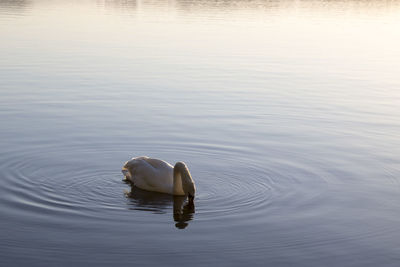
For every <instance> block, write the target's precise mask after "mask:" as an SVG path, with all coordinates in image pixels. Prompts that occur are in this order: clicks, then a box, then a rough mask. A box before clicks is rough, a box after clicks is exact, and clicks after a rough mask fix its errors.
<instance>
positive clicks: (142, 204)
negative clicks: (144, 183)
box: [125, 183, 195, 229]
mask: <svg viewBox="0 0 400 267" xmlns="http://www.w3.org/2000/svg"><path fill="white" fill-rule="evenodd" d="M128 184H129V183H128ZM125 196H126V197H127V198H128V199H129V203H128V204H129V205H130V206H131V207H130V209H134V210H145V211H151V212H153V213H159V214H161V213H167V210H168V209H169V208H171V204H172V206H173V216H174V221H175V222H176V223H175V226H176V228H179V229H185V228H186V227H187V226H188V225H189V223H188V222H189V221H191V220H193V214H194V213H195V207H194V203H193V202H191V203H189V202H188V201H186V199H187V198H186V197H184V196H172V195H168V194H163V193H158V192H150V191H146V190H142V189H140V188H137V187H135V186H133V185H131V190H130V191H125Z"/></svg>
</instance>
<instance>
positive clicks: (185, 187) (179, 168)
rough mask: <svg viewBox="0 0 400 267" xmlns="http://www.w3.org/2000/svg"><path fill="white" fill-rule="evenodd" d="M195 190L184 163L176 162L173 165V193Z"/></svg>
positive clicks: (190, 192)
mask: <svg viewBox="0 0 400 267" xmlns="http://www.w3.org/2000/svg"><path fill="white" fill-rule="evenodd" d="M195 190H196V189H195V186H194V182H193V179H192V176H191V175H190V172H189V170H188V168H187V167H186V165H185V163H183V162H178V163H176V164H175V166H174V195H187V194H194V191H195Z"/></svg>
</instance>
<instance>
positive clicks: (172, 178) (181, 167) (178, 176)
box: [122, 157, 196, 201]
mask: <svg viewBox="0 0 400 267" xmlns="http://www.w3.org/2000/svg"><path fill="white" fill-rule="evenodd" d="M122 173H123V174H124V176H125V179H126V180H128V181H130V182H132V183H133V184H134V185H135V186H137V187H139V188H141V189H144V190H148V191H154V192H160V193H167V194H171V195H176V196H188V199H189V201H193V199H194V195H195V193H196V186H195V184H194V181H193V179H192V176H191V175H190V172H189V169H188V168H187V166H186V164H185V163H183V162H177V163H176V164H175V166H174V167H172V165H171V164H169V163H168V162H165V161H163V160H160V159H153V158H149V157H137V158H133V159H131V160H129V161H127V162H125V165H124V167H122Z"/></svg>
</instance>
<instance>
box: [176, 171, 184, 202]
mask: <svg viewBox="0 0 400 267" xmlns="http://www.w3.org/2000/svg"><path fill="white" fill-rule="evenodd" d="M184 194H185V193H184V192H183V187H182V175H181V173H180V172H179V171H176V170H175V168H174V195H184Z"/></svg>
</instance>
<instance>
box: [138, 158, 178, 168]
mask: <svg viewBox="0 0 400 267" xmlns="http://www.w3.org/2000/svg"><path fill="white" fill-rule="evenodd" d="M143 160H144V161H146V162H147V163H149V164H150V165H151V166H152V167H153V168H155V169H156V170H158V171H163V170H169V169H171V168H174V167H173V166H172V165H171V164H169V163H168V162H166V161H163V160H160V159H152V158H148V157H143Z"/></svg>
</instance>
